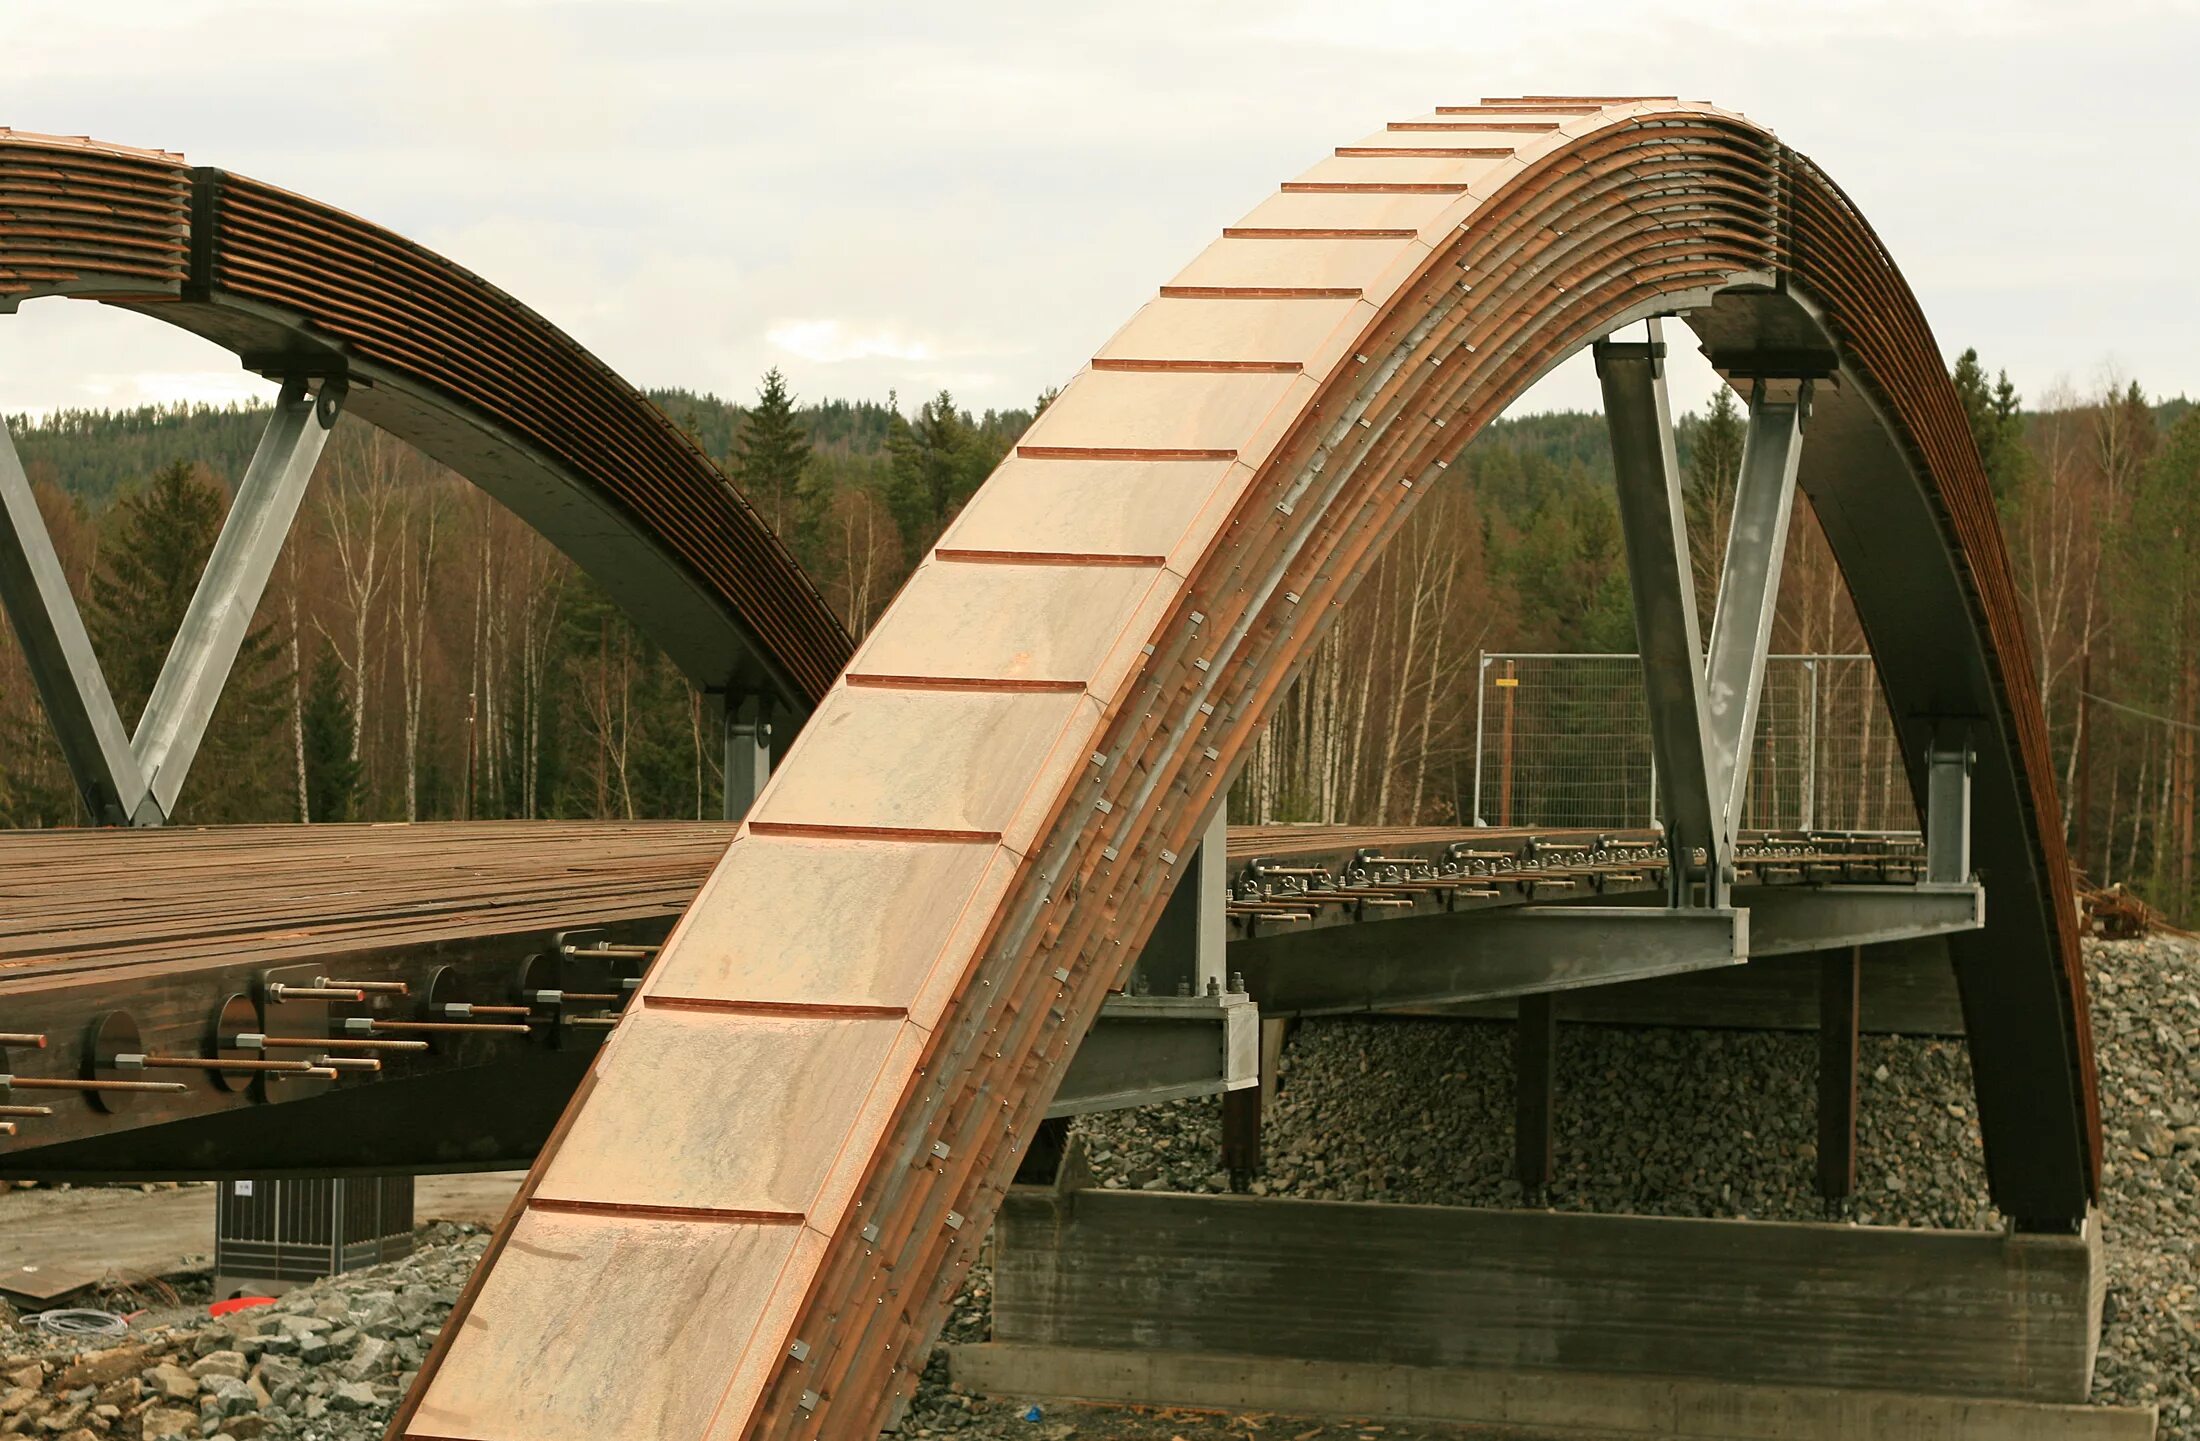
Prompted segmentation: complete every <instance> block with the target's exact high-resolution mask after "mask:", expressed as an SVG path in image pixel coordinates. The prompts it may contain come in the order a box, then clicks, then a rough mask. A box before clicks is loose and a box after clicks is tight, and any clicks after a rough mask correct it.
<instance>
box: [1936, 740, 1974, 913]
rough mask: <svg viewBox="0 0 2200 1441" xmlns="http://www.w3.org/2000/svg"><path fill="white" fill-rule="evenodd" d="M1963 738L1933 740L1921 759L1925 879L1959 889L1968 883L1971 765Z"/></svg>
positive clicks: (1972, 757)
mask: <svg viewBox="0 0 2200 1441" xmlns="http://www.w3.org/2000/svg"><path fill="white" fill-rule="evenodd" d="M1976 759H1977V756H1976V755H1975V754H1974V753H1973V752H1972V750H1971V743H1970V740H1969V739H1968V738H1967V737H1957V738H1955V739H1954V740H1952V741H1950V740H1945V739H1942V738H1940V737H1935V739H1934V742H1933V748H1932V750H1931V751H1930V752H1929V753H1928V754H1927V755H1926V757H1925V765H1926V780H1925V879H1926V881H1927V882H1928V883H1931V884H1936V885H1961V884H1963V883H1964V882H1966V881H1968V880H1970V879H1971V763H1972V762H1973V761H1974V760H1976Z"/></svg>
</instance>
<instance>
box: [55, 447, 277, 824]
mask: <svg viewBox="0 0 2200 1441" xmlns="http://www.w3.org/2000/svg"><path fill="white" fill-rule="evenodd" d="M226 510H227V499H226V497H225V496H224V495H223V494H222V487H221V485H220V483H219V482H217V481H216V480H215V479H214V478H213V477H212V476H211V475H209V474H207V473H206V472H205V471H204V470H203V469H202V468H200V467H195V466H193V465H192V464H191V463H190V462H188V461H181V460H179V461H175V462H173V463H172V464H169V465H166V466H163V467H162V468H161V469H160V470H158V471H156V472H154V475H153V478H152V480H151V482H150V483H148V484H147V485H146V486H145V487H144V488H143V489H142V490H138V491H135V492H133V493H132V494H130V495H127V496H125V497H124V498H123V499H122V500H121V501H120V502H118V503H117V504H116V505H115V507H114V509H113V510H112V511H111V512H109V514H108V516H107V517H106V521H105V524H104V525H103V527H102V530H103V534H102V537H101V542H100V558H99V567H98V569H97V570H96V571H95V572H94V573H93V575H92V583H91V605H90V607H89V608H88V613H87V614H86V616H85V624H86V627H87V628H88V629H89V630H90V632H91V636H92V644H93V647H94V648H95V649H96V650H97V651H98V653H99V658H100V663H101V665H102V667H103V668H104V669H105V671H106V673H107V683H108V685H109V686H110V687H111V688H112V690H113V691H114V696H115V705H116V707H117V708H118V709H120V711H121V712H122V715H123V721H124V724H126V725H130V726H135V725H136V723H137V720H138V717H139V716H140V715H141V714H142V713H143V712H144V709H145V702H146V701H147V700H148V699H149V698H150V697H151V696H152V693H153V683H154V681H156V680H157V679H158V678H159V676H160V668H161V664H162V662H163V661H164V660H165V659H166V658H167V655H168V650H169V647H170V646H171V644H172V643H173V642H174V640H175V636H176V632H177V631H178V630H179V629H180V628H181V627H182V625H183V617H184V612H185V611H186V610H188V609H189V607H190V604H191V596H192V593H193V592H194V591H195V590H197V588H198V584H199V577H200V576H201V575H202V574H204V572H205V570H206V558H207V556H208V555H210V554H211V553H212V552H213V549H214V540H215V538H216V537H217V536H218V535H220V534H221V527H222V517H223V515H224V513H225V512H226ZM288 680H289V675H288V673H287V672H285V671H284V670H283V668H282V665H281V652H280V648H279V646H278V645H277V642H276V639H275V637H274V635H273V634H272V632H271V631H270V629H269V628H268V627H267V626H265V625H260V626H255V627H253V628H252V629H251V630H249V631H247V632H246V634H245V638H244V642H243V644H242V645H241V646H239V647H238V650H237V661H236V664H235V665H234V666H233V667H232V668H231V670H230V673H229V677H228V681H227V683H226V684H225V685H224V686H223V688H222V694H221V700H220V702H219V704H218V705H217V707H216V709H215V711H214V716H213V721H212V723H211V724H210V725H209V726H208V727H207V732H206V738H205V740H204V742H203V743H202V744H201V745H200V746H199V751H198V756H197V759H196V760H195V761H194V762H193V764H192V768H191V775H190V783H189V784H188V785H186V786H185V787H184V789H183V792H182V796H183V805H182V807H181V811H182V814H184V815H187V816H188V817H190V818H191V819H194V820H200V821H237V820H264V819H266V818H267V817H268V816H269V815H271V814H274V813H276V807H277V806H278V805H279V801H278V799H277V797H278V794H279V792H280V791H281V790H282V789H285V788H284V787H282V786H281V784H280V779H281V777H283V776H284V775H286V774H287V772H286V770H285V769H284V767H283V766H282V764H281V761H280V755H281V751H282V739H283V734H284V731H285V729H286V727H285V726H284V724H283V722H284V720H285V718H286V716H287V714H288V710H287V707H286V705H285V699H286V697H285V694H284V693H285V690H286V688H287V682H288Z"/></svg>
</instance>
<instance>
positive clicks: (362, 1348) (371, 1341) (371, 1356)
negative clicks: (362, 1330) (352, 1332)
mask: <svg viewBox="0 0 2200 1441" xmlns="http://www.w3.org/2000/svg"><path fill="white" fill-rule="evenodd" d="M389 1349H390V1344H389V1342H387V1341H384V1340H383V1339H382V1338H381V1337H379V1336H367V1337H364V1338H362V1339H361V1341H360V1342H359V1347H358V1349H357V1350H355V1351H353V1352H352V1353H351V1359H350V1360H349V1361H346V1362H345V1363H344V1364H343V1365H342V1366H341V1367H339V1368H338V1369H339V1370H340V1371H341V1372H342V1374H343V1376H344V1379H345V1380H347V1381H364V1380H366V1379H367V1378H368V1377H369V1376H372V1375H374V1374H375V1373H376V1372H378V1371H384V1370H387V1369H389V1368H388V1364H387V1363H388V1359H389Z"/></svg>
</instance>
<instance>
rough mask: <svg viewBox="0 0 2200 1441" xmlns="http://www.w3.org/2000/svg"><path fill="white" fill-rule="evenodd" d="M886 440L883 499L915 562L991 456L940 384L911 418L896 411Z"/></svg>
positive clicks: (976, 481)
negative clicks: (889, 464)
mask: <svg viewBox="0 0 2200 1441" xmlns="http://www.w3.org/2000/svg"><path fill="white" fill-rule="evenodd" d="M886 444H887V450H888V452H889V453H890V454H891V455H892V457H893V469H892V471H891V472H890V473H889V475H888V477H887V483H886V503H887V507H888V509H889V510H890V511H891V512H892V514H893V517H894V524H895V525H896V526H898V527H899V528H900V530H901V534H902V538H903V541H904V543H905V544H906V545H908V547H909V558H910V562H911V563H912V564H914V563H915V560H916V557H917V556H918V555H920V554H922V553H923V551H924V549H925V547H927V546H929V545H931V544H932V542H933V541H935V540H937V539H938V538H939V535H940V532H941V531H943V530H945V529H946V528H947V522H948V521H950V520H952V519H954V517H955V512H956V511H958V510H960V509H961V508H962V504H963V502H964V501H966V500H968V499H969V498H970V495H971V493H972V492H973V491H975V490H976V489H977V488H978V484H979V482H980V481H982V480H983V479H984V478H985V473H986V471H987V469H989V468H990V461H989V458H988V457H987V456H986V455H985V453H984V452H983V451H982V450H981V449H980V448H979V446H978V444H977V439H976V435H975V432H974V427H973V426H972V425H971V422H970V417H969V416H967V415H965V414H963V413H962V412H961V411H959V410H957V409H956V408H955V397H953V396H952V395H949V394H948V393H947V392H946V391H944V390H943V391H941V392H940V393H939V394H938V395H937V396H935V397H934V398H933V399H931V400H929V401H927V402H926V403H925V404H924V405H922V406H920V407H918V409H917V418H916V419H915V420H913V421H904V420H902V419H901V418H900V417H899V416H896V417H895V424H894V429H893V433H892V435H891V436H890V437H889V438H888V439H887V442H886Z"/></svg>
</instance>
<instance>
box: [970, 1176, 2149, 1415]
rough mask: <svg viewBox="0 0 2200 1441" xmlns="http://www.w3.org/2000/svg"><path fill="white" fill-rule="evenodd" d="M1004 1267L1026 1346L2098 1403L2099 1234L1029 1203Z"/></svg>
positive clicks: (1299, 1205) (1009, 1213) (1027, 1196)
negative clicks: (2095, 1385) (2093, 1396)
mask: <svg viewBox="0 0 2200 1441" xmlns="http://www.w3.org/2000/svg"><path fill="white" fill-rule="evenodd" d="M994 1248H995V1250H994V1293H993V1339H994V1340H995V1341H997V1342H1003V1343H1008V1344H1013V1345H1021V1346H1041V1347H1072V1348H1080V1349H1084V1348H1095V1349H1100V1350H1106V1351H1112V1352H1115V1353H1118V1354H1123V1355H1130V1356H1148V1357H1150V1356H1158V1355H1215V1354H1222V1353H1227V1354H1230V1355H1234V1356H1240V1357H1263V1358H1268V1359H1269V1361H1270V1363H1271V1364H1272V1365H1273V1366H1275V1367H1276V1369H1278V1370H1282V1371H1290V1370H1292V1368H1297V1367H1304V1366H1308V1365H1311V1364H1313V1363H1327V1362H1351V1363H1366V1364H1376V1365H1390V1366H1404V1367H1426V1368H1440V1369H1449V1368H1467V1369H1485V1370H1489V1371H1492V1372H1497V1373H1501V1374H1512V1373H1515V1372H1518V1371H1520V1370H1523V1369H1547V1370H1553V1371H1564V1372H1570V1373H1574V1374H1577V1375H1584V1376H1587V1375H1620V1374H1625V1375H1634V1376H1638V1377H1663V1378H1668V1379H1674V1378H1694V1379H1696V1380H1698V1381H1702V1382H1708V1383H1719V1384H1729V1385H1759V1386H1803V1387H1826V1388H1835V1389H1837V1390H1839V1389H1846V1390H1855V1391H1875V1392H1885V1391H1902V1392H1932V1393H1938V1394H1941V1395H1948V1396H1959V1397H1964V1398H1969V1399H1974V1400H1975V1399H1984V1398H2001V1399H2005V1400H2025V1401H2045V1402H2054V1403H2083V1402H2084V1401H2085V1400H2086V1399H2087V1397H2088V1396H2089V1395H2090V1394H2091V1387H2092V1376H2093V1360H2094V1347H2095V1343H2096V1340H2097V1338H2098V1336H2099V1328H2100V1308H2101V1296H2102V1287H2103V1284H2104V1282H2105V1278H2106V1272H2105V1270H2104V1263H2103V1257H2102V1253H2101V1235H2100V1224H2099V1222H2098V1220H2097V1219H2089V1220H2088V1221H2087V1222H2086V1223H2085V1227H2084V1231H2083V1233H2082V1234H2080V1235H2062V1236H2047V1235H2025V1234H2014V1235H2010V1234H2004V1233H2002V1232H1998V1231H1993V1232H1988V1231H1938V1230H1927V1229H1916V1228H1904V1227H1881V1226H1830V1225H1826V1224H1824V1223H1822V1222H1805V1223H1795V1222H1771V1221H1736V1220H1700V1219H1671V1218H1664V1217H1650V1216H1609V1215H1585V1214H1581V1213H1577V1212H1568V1211H1528V1210H1520V1209H1509V1210H1474V1209H1468V1208H1464V1207H1453V1206H1394V1205H1381V1204H1376V1203H1371V1202H1350V1201H1301V1200H1295V1199H1293V1200H1286V1199H1281V1198H1277V1197H1268V1196H1187V1195H1170V1194H1167V1193H1163V1192H1146V1191H1111V1190H1106V1189H1091V1188H1089V1187H1088V1188H1086V1189H1079V1190H1070V1189H1061V1190H1054V1191H1037V1190H1024V1189H1022V1188H1018V1189H1016V1190H1013V1191H1011V1192H1010V1194H1009V1197H1008V1199H1007V1201H1006V1203H1005V1204H1004V1205H1003V1207H1002V1210H1001V1215H1000V1221H999V1224H998V1226H997V1228H996V1230H995V1232H994ZM1029 1388H1030V1389H1031V1390H1034V1391H1035V1390H1037V1389H1039V1388H1038V1385H1037V1382H1036V1381H1033V1382H1030V1383H1029ZM1150 1399H1151V1400H1154V1401H1156V1402H1161V1403H1167V1402H1169V1401H1174V1400H1180V1399H1182V1398H1181V1397H1176V1396H1171V1395H1168V1394H1167V1393H1157V1394H1155V1395H1154V1396H1153V1397H1151V1398H1150ZM1340 1409H1343V1410H1345V1411H1346V1412H1347V1414H1361V1415H1365V1414H1367V1413H1366V1412H1365V1411H1357V1412H1355V1411H1354V1409H1353V1407H1352V1406H1350V1405H1345V1406H1341V1407H1340ZM1406 1414H1420V1415H1428V1414H1432V1413H1428V1412H1418V1413H1416V1412H1408V1413H1406ZM1584 1429H1585V1430H1588V1429H1594V1430H1596V1431H1597V1432H1598V1434H1604V1433H1605V1432H1606V1431H1608V1430H1614V1429H1624V1430H1627V1431H1628V1432H1629V1434H1634V1433H1635V1431H1636V1430H1637V1428H1635V1427H1614V1426H1612V1425H1610V1424H1609V1423H1605V1424H1600V1425H1598V1426H1595V1427H1593V1428H1591V1427H1584ZM1643 1429H1649V1428H1643ZM1681 1434H1684V1435H1688V1434H1693V1432H1692V1431H1689V1430H1688V1429H1686V1428H1683V1429H1682V1432H1681ZM1776 1434H1777V1433H1776ZM1799 1434H1814V1433H1799ZM1843 1434H1849V1435H1859V1436H1873V1435H1886V1434H1889V1433H1886V1432H1882V1431H1879V1430H1877V1429H1875V1428H1871V1427H1868V1426H1859V1427H1857V1428H1855V1429H1854V1430H1852V1431H1850V1432H1847V1433H1843ZM1918 1434H1924V1433H1918ZM1932 1434H1934V1435H1936V1436H1937V1435H1943V1434H1947V1433H1942V1432H1933V1433H1932Z"/></svg>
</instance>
